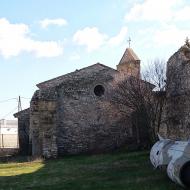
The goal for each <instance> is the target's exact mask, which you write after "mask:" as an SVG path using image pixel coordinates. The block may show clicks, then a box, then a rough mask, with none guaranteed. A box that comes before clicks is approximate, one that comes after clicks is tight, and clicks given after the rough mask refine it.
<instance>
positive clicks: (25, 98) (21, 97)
mask: <svg viewBox="0 0 190 190" xmlns="http://www.w3.org/2000/svg"><path fill="white" fill-rule="evenodd" d="M21 98H22V99H29V100H30V99H31V98H26V97H22V96H21Z"/></svg>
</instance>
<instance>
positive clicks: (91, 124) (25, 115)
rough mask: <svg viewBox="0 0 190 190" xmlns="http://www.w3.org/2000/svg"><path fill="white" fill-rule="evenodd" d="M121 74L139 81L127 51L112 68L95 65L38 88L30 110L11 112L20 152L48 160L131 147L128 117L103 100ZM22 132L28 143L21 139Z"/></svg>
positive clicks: (132, 57)
mask: <svg viewBox="0 0 190 190" xmlns="http://www.w3.org/2000/svg"><path fill="white" fill-rule="evenodd" d="M120 76H124V77H129V76H133V77H136V78H138V79H140V59H139V58H138V57H137V55H136V54H135V53H134V51H133V50H132V49H131V48H127V49H126V51H125V52H124V55H123V57H122V58H121V60H120V62H119V64H118V65H117V69H116V70H115V69H112V68H110V67H108V66H105V65H103V64H100V63H97V64H94V65H92V66H89V67H86V68H83V69H80V70H76V71H75V72H72V73H68V74H66V75H63V76H60V77H57V78H54V79H51V80H48V81H45V82H42V83H39V84H37V87H38V88H39V89H38V90H37V91H36V92H35V93H34V95H33V97H32V99H31V103H30V108H29V109H27V110H23V111H22V112H19V113H17V114H15V117H17V118H18V120H19V123H20V125H19V137H20V149H21V150H23V152H25V151H26V149H27V147H28V149H29V147H31V154H32V155H33V156H44V157H46V158H50V157H57V156H62V155H66V154H79V153H96V152H105V151H110V150H113V149H116V148H118V147H121V146H122V145H125V144H127V145H132V146H133V145H135V144H136V141H135V132H134V130H133V126H132V122H131V118H130V117H126V115H125V114H124V113H123V112H122V111H120V110H119V109H118V108H117V107H116V106H114V105H112V103H111V102H110V101H109V97H108V96H110V93H109V90H110V86H111V84H112V83H113V82H114V81H115V79H117V78H118V77H120ZM26 123H27V124H26ZM26 128H27V131H28V137H29V138H28V141H27V142H26V141H25V140H24V141H23V140H22V137H23V131H26V130H25V129H26ZM24 142H25V144H24V145H23V143H24ZM27 144H28V146H27ZM27 152H28V151H27Z"/></svg>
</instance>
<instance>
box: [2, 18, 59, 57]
mask: <svg viewBox="0 0 190 190" xmlns="http://www.w3.org/2000/svg"><path fill="white" fill-rule="evenodd" d="M22 52H29V53H34V54H35V55H36V56H37V57H54V56H58V55H60V54H62V52H63V48H62V47H61V45H60V44H59V43H58V42H55V41H38V40H33V39H32V38H31V37H30V31H29V27H28V26H27V25H26V24H11V23H10V22H9V21H8V20H7V19H5V18H2V19H0V54H1V55H3V56H4V57H5V58H9V57H11V56H17V55H19V54H20V53H22Z"/></svg>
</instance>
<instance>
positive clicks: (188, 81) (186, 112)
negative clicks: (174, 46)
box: [166, 46, 190, 140]
mask: <svg viewBox="0 0 190 190" xmlns="http://www.w3.org/2000/svg"><path fill="white" fill-rule="evenodd" d="M166 102H167V103H166V116H167V117H166V119H167V120H166V123H167V131H168V134H167V136H168V137H169V138H172V139H181V140H187V139H189V137H190V48H189V47H187V46H183V47H182V48H180V50H179V51H178V52H176V53H175V54H174V55H173V56H172V57H171V58H170V59H169V60H168V63H167V88H166Z"/></svg>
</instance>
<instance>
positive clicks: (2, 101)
mask: <svg viewBox="0 0 190 190" xmlns="http://www.w3.org/2000/svg"><path fill="white" fill-rule="evenodd" d="M11 100H18V98H9V99H6V100H1V101H0V103H5V102H9V101H11Z"/></svg>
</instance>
